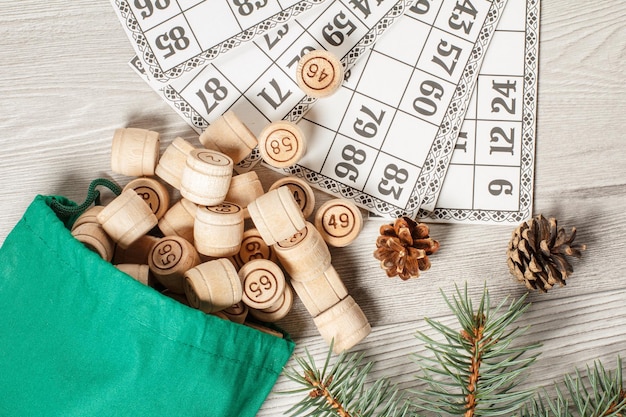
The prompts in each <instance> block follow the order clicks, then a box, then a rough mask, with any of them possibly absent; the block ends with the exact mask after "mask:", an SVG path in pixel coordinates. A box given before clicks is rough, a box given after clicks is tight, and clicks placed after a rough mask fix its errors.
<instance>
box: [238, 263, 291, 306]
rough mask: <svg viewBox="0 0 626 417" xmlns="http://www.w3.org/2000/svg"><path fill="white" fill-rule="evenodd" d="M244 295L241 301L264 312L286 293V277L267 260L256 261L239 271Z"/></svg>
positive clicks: (277, 267) (276, 266)
mask: <svg viewBox="0 0 626 417" xmlns="http://www.w3.org/2000/svg"><path fill="white" fill-rule="evenodd" d="M239 278H240V279H241V286H242V288H243V294H242V297H241V300H242V301H243V302H244V303H245V304H246V305H247V306H248V307H250V308H253V309H257V310H262V309H265V308H269V307H272V306H273V305H275V304H276V303H277V302H278V301H279V300H280V298H281V297H282V295H283V292H284V291H285V286H286V282H285V275H284V274H283V272H282V271H281V269H280V267H279V266H278V265H276V264H275V263H274V262H272V261H268V260H267V259H255V260H252V261H250V262H248V263H246V264H245V265H244V266H243V267H241V269H240V270H239Z"/></svg>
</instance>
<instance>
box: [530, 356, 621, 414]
mask: <svg viewBox="0 0 626 417" xmlns="http://www.w3.org/2000/svg"><path fill="white" fill-rule="evenodd" d="M554 388H555V391H556V394H555V395H556V397H555V398H550V397H549V395H548V393H547V391H546V390H543V392H541V393H540V394H538V395H537V397H536V398H534V399H533V400H532V401H531V402H530V404H529V405H528V406H526V407H525V408H524V410H523V412H522V416H533V417H535V416H536V417H575V416H580V417H583V416H584V417H623V416H625V415H626V390H624V386H623V380H622V361H621V358H619V357H618V358H617V367H616V371H615V372H614V373H612V372H610V371H607V370H606V369H605V368H604V366H603V365H602V363H600V362H599V361H596V362H595V363H594V366H593V368H589V367H587V368H586V370H585V372H584V373H582V372H581V371H580V370H576V372H575V376H571V375H567V376H565V377H564V378H563V381H562V383H555V384H554Z"/></svg>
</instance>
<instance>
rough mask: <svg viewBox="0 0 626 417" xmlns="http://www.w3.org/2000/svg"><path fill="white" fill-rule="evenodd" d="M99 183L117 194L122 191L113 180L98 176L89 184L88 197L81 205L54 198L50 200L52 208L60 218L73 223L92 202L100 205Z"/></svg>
mask: <svg viewBox="0 0 626 417" xmlns="http://www.w3.org/2000/svg"><path fill="white" fill-rule="evenodd" d="M99 185H101V186H103V187H106V188H108V189H109V190H111V192H113V193H114V194H115V195H116V196H118V195H120V194H121V193H122V189H121V188H120V186H119V185H117V184H116V183H114V182H113V181H111V180H107V179H105V178H97V179H95V180H93V181H91V184H89V188H88V189H87V198H86V199H85V201H84V202H83V203H82V204H81V205H68V204H63V203H61V202H60V201H59V200H57V199H55V198H53V199H52V200H51V201H50V208H52V210H54V212H55V213H56V214H57V216H59V217H60V218H63V219H68V221H67V223H69V224H70V225H71V224H73V223H74V220H75V219H76V218H78V216H80V215H81V214H83V212H84V211H85V210H87V209H88V208H89V206H91V204H93V203H95V204H96V205H100V191H98V190H96V187H97V186H99Z"/></svg>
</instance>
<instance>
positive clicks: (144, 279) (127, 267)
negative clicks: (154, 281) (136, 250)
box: [115, 264, 150, 285]
mask: <svg viewBox="0 0 626 417" xmlns="http://www.w3.org/2000/svg"><path fill="white" fill-rule="evenodd" d="M115 267H116V268H117V269H119V270H120V271H122V272H124V273H125V274H128V275H129V276H131V277H132V278H133V279H135V280H137V281H139V282H141V283H142V284H144V285H148V284H149V281H150V267H149V266H148V265H140V264H118V265H115Z"/></svg>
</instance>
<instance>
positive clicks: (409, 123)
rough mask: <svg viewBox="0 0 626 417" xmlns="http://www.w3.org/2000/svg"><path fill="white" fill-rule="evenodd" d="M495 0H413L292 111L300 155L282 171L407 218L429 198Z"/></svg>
mask: <svg viewBox="0 0 626 417" xmlns="http://www.w3.org/2000/svg"><path fill="white" fill-rule="evenodd" d="M505 3H506V1H503V0H491V1H490V0H418V1H416V2H414V4H413V6H411V7H410V8H408V9H407V10H406V11H405V14H404V15H403V16H402V17H401V18H400V19H398V22H397V23H396V24H394V26H393V27H391V28H390V29H389V30H388V31H387V32H386V33H385V36H384V37H381V39H380V40H379V41H378V42H377V43H376V44H375V45H374V47H373V49H372V50H371V52H370V54H369V55H368V56H366V57H363V59H361V60H360V61H359V62H357V64H356V65H355V66H354V67H352V69H351V70H350V73H349V74H348V76H347V80H346V82H345V83H344V85H343V86H342V88H341V89H340V90H339V91H338V92H337V93H335V94H334V95H333V96H331V97H329V98H325V99H321V100H319V101H318V103H317V104H316V105H315V106H314V107H312V108H311V109H310V111H309V112H308V113H307V114H306V115H305V116H304V118H302V120H301V121H300V122H299V126H300V127H301V128H302V129H303V130H304V132H305V135H306V136H307V138H308V141H309V142H308V148H307V153H306V155H305V156H304V158H302V160H300V162H299V163H298V165H297V166H294V167H291V168H289V169H287V170H285V173H289V174H293V175H297V176H300V177H303V178H305V179H306V180H307V181H309V182H310V183H311V185H312V186H314V187H316V188H319V189H322V190H325V191H329V192H331V193H333V194H337V195H339V196H341V197H344V198H349V199H352V200H354V202H355V203H356V204H358V205H360V206H361V207H364V208H366V209H368V210H370V211H371V212H373V213H375V214H378V215H383V216H390V217H399V216H409V217H416V215H417V213H418V210H419V209H420V207H421V206H422V204H423V203H429V202H430V201H431V200H432V199H435V200H436V194H437V193H438V191H439V189H440V186H441V183H442V182H443V177H444V176H445V168H446V167H447V162H448V161H449V158H448V160H446V155H448V154H450V153H451V152H452V149H453V148H454V144H455V142H456V139H457V136H458V134H459V131H460V127H461V123H462V121H463V117H464V115H465V109H466V108H467V106H468V104H469V101H470V97H471V93H472V90H473V87H474V85H475V82H476V78H477V76H478V70H479V68H480V64H481V62H482V59H483V57H484V54H485V51H486V49H487V46H488V44H489V41H490V40H491V38H492V35H493V32H494V31H495V28H496V24H497V22H498V20H499V18H500V16H501V14H502V10H503V8H504V6H505Z"/></svg>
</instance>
